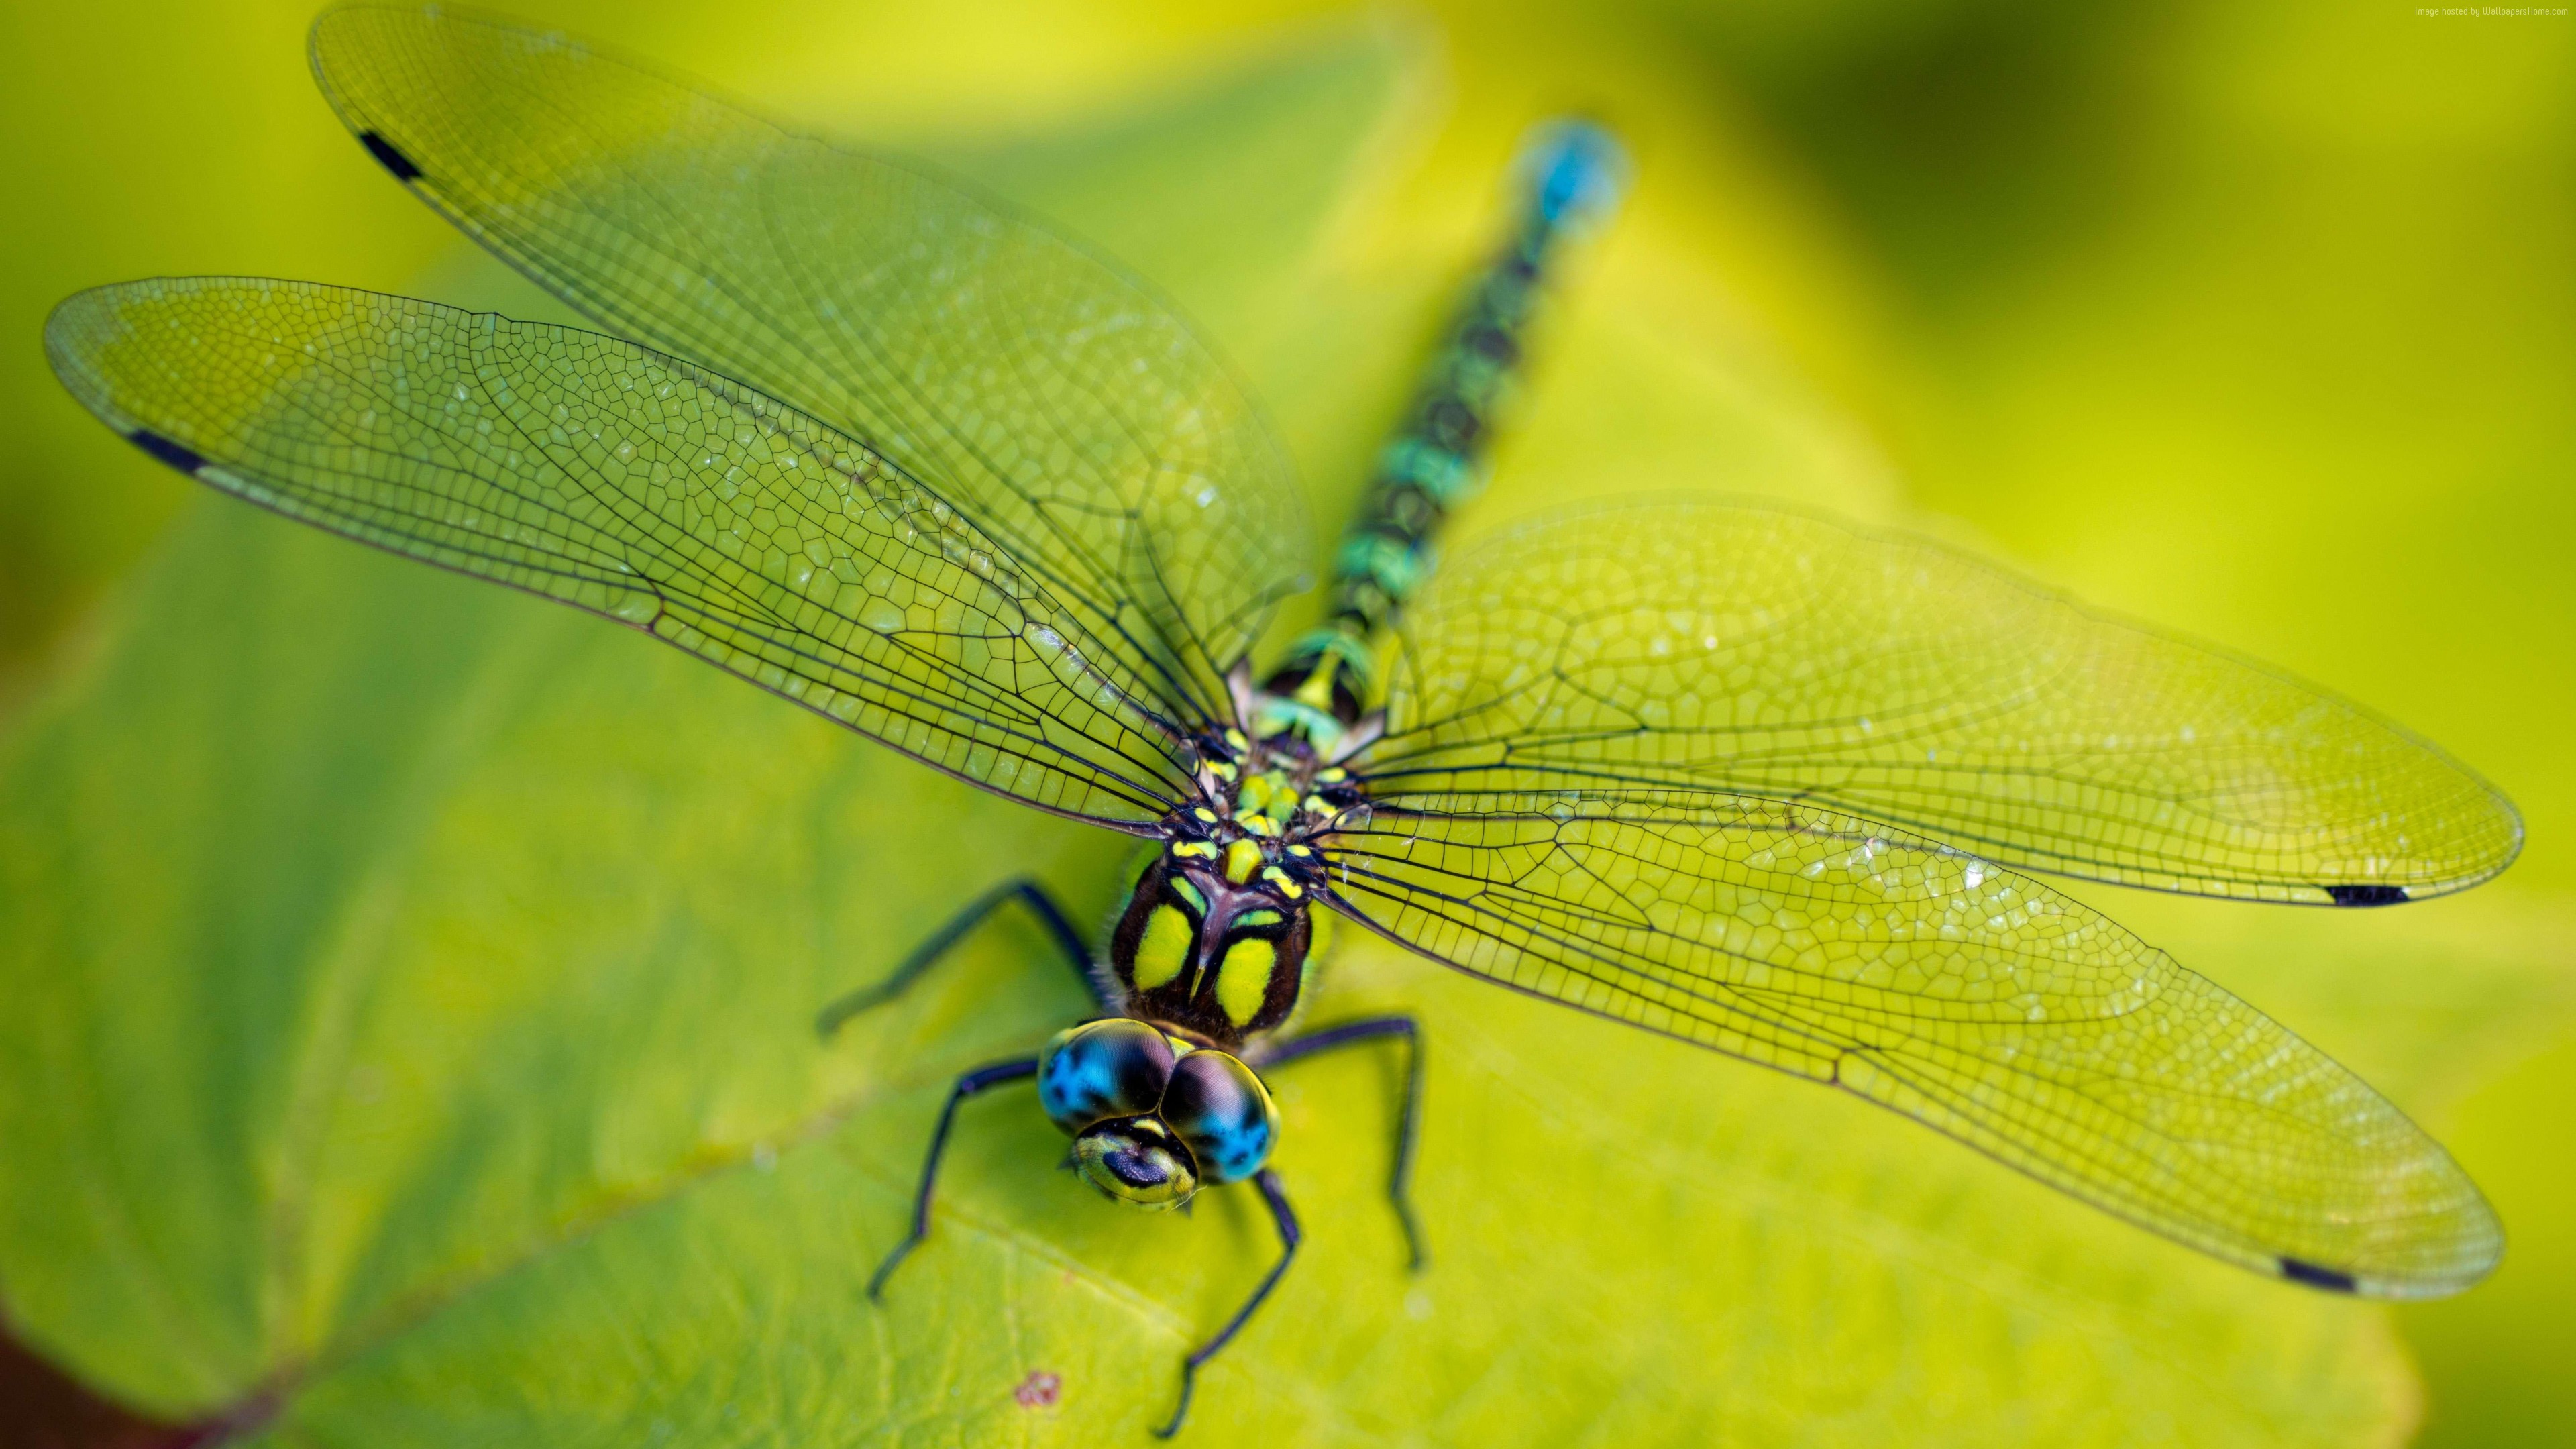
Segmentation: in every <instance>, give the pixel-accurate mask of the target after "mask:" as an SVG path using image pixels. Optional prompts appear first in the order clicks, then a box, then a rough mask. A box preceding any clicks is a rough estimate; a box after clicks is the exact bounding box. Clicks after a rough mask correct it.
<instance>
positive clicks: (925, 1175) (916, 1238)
mask: <svg viewBox="0 0 2576 1449" xmlns="http://www.w3.org/2000/svg"><path fill="white" fill-rule="evenodd" d="M1037 1074H1038V1059H1037V1058H1036V1057H1024V1058H1022V1059H1021V1060H1019V1061H1016V1062H995V1063H994V1064H993V1065H991V1066H989V1067H977V1068H976V1069H975V1070H973V1071H971V1072H968V1073H967V1074H966V1075H964V1076H962V1077H959V1078H958V1079H957V1085H956V1086H955V1087H953V1088H951V1089H950V1090H949V1093H948V1105H947V1106H945V1107H942V1108H940V1109H939V1128H938V1130H937V1131H935V1132H932V1133H931V1134H930V1158H929V1160H928V1161H926V1162H924V1163H922V1164H921V1190H920V1191H919V1192H918V1193H916V1194H915V1195H914V1197H913V1200H912V1232H911V1233H910V1234H909V1235H908V1236H906V1237H905V1238H904V1240H903V1241H902V1242H900V1243H897V1244H895V1245H894V1251H893V1252H891V1253H888V1254H886V1256H885V1261H884V1262H882V1263H879V1264H877V1271H876V1276H875V1277H873V1278H870V1279H869V1280H868V1296H869V1297H870V1298H876V1297H878V1296H880V1295H881V1294H883V1293H884V1292H885V1284H886V1279H887V1277H888V1276H890V1275H891V1274H892V1273H893V1272H894V1267H895V1264H897V1263H900V1262H902V1261H903V1259H904V1255H905V1254H907V1253H910V1252H911V1251H912V1250H913V1248H914V1246H915V1245H917V1244H918V1243H920V1241H921V1240H922V1239H923V1238H926V1237H928V1236H930V1193H931V1189H932V1188H934V1187H936V1186H937V1185H938V1183H939V1155H940V1154H941V1153H943V1152H945V1151H947V1150H948V1124H949V1123H951V1122H953V1121H955V1120H956V1118H957V1104H958V1103H960V1102H963V1101H965V1100H966V1099H967V1098H969V1097H971V1096H974V1095H975V1094H976V1093H977V1092H980V1091H982V1090H984V1089H985V1088H986V1087H998V1086H1000V1085H1001V1084H1002V1083H1004V1082H1016V1081H1019V1080H1021V1079H1023V1078H1026V1077H1034V1076H1036V1075H1037Z"/></svg>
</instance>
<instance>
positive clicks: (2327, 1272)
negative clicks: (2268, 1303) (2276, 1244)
mask: <svg viewBox="0 0 2576 1449" xmlns="http://www.w3.org/2000/svg"><path fill="white" fill-rule="evenodd" d="M2281 1276H2282V1277H2284V1278H2287V1279H2289V1280H2290V1281H2291V1282H2293V1283H2305V1284H2307V1285H2308V1286H2309V1287H2311V1288H2328V1289H2332V1290H2333V1291H2335V1292H2337V1293H2358V1292H2360V1291H2361V1285H2360V1284H2358V1283H2356V1282H2354V1281H2353V1280H2352V1275H2351V1274H2350V1273H2339V1272H2336V1271H2335V1270H2334V1269H2332V1268H2321V1267H2319V1266H2317V1265H2316V1264H2314V1263H2311V1262H2309V1261H2308V1260H2307V1259H2305V1258H2283V1259H2282V1260H2281Z"/></svg>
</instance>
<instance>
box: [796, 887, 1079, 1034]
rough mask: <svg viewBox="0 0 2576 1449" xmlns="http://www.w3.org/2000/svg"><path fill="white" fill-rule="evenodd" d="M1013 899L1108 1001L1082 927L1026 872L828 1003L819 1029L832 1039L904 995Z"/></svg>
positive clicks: (977, 900)
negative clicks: (877, 977)
mask: <svg viewBox="0 0 2576 1449" xmlns="http://www.w3.org/2000/svg"><path fill="white" fill-rule="evenodd" d="M1010 900H1018V901H1021V902H1024V903H1025V904H1026V905H1027V906H1028V908H1029V911H1030V913H1031V914H1033V915H1035V916H1036V917H1037V918H1038V923H1039V924H1040V925H1042V926H1045V927H1046V928H1047V934H1049V935H1051V936H1053V937H1055V943H1056V945H1057V946H1059V947H1061V948H1062V949H1063V951H1064V957H1065V959H1066V960H1067V961H1070V962H1071V963H1073V974H1074V975H1076V976H1079V977H1081V978H1082V989H1083V990H1084V991H1085V992H1087V993H1089V994H1090V996H1091V999H1092V1001H1093V1002H1095V1003H1098V1004H1101V1005H1103V1006H1105V1005H1106V1003H1103V1002H1101V1001H1100V983H1099V982H1097V981H1094V980H1093V979H1092V976H1091V951H1090V949H1089V948H1088V947H1086V946H1085V945H1084V944H1083V942H1082V933H1081V932H1080V931H1077V930H1075V929H1074V928H1073V923H1072V922H1070V921H1068V920H1066V919H1065V918H1064V912H1063V911H1062V910H1061V909H1059V908H1058V907H1057V905H1056V903H1055V898H1054V897H1053V896H1050V895H1048V894H1047V892H1046V887H1045V886H1042V885H1040V884H1038V883H1037V881H1036V880H1035V879H1033V878H1031V877H1028V876H1022V877H1021V878H1019V879H1018V880H1010V881H1004V882H1002V883H1001V884H1000V885H997V886H995V887H993V888H992V889H991V890H988V891H986V892H984V893H983V894H982V895H980V896H977V897H976V898H975V902H974V904H972V905H970V906H968V907H967V908H966V909H964V910H962V911H959V912H958V913H957V914H956V915H955V916H954V917H952V918H951V919H950V920H949V922H948V924H947V925H944V926H942V927H940V928H939V929H938V930H936V931H933V932H932V933H931V935H930V939H929V940H927V941H924V942H922V943H921V945H920V946H918V947H916V948H915V949H914V950H913V953H912V954H911V955H909V956H906V957H905V958H903V964H901V965H899V966H897V967H895V968H894V971H893V972H892V973H891V974H889V975H888V976H887V977H886V979H884V980H883V981H879V982H875V983H873V984H871V985H867V986H862V987H860V988H859V989H858V990H856V991H853V992H851V993H850V994H849V995H847V996H844V997H842V998H841V999H840V1000H838V1001H835V1002H833V1003H832V1004H831V1005H829V1006H827V1007H824V1008H823V1011H822V1014H821V1015H819V1016H817V1017H815V1018H814V1030H815V1031H816V1032H818V1033H820V1034H821V1035H822V1037H823V1039H824V1040H826V1041H829V1040H831V1037H832V1033H834V1032H836V1031H839V1030H840V1029H841V1024H842V1023H843V1022H845V1021H848V1020H849V1019H850V1018H851V1017H854V1016H856V1015H858V1014H859V1013H860V1012H862V1011H866V1010H868V1009H869V1008H871V1007H877V1006H883V1005H885V1004H886V1003H887V1002H889V1001H892V1000H894V999H895V998H896V997H898V996H901V995H902V994H903V993H904V989H905V988H906V987H909V986H911V985H912V983H913V982H915V981H917V980H919V979H921V974H922V973H923V972H925V971H928V970H929V969H930V968H931V965H932V963H934V962H936V961H937V960H938V959H939V958H940V957H942V956H944V955H947V954H948V950H949V948H950V947H952V946H955V945H956V944H957V942H958V941H959V939H960V938H962V937H964V936H965V934H966V933H967V932H968V931H971V930H973V929H975V927H976V926H978V925H980V924H982V922H983V920H984V918H985V917H986V916H989V915H991V914H992V913H993V912H995V911H996V910H999V909H1001V907H1002V904H1003V903H1004V902H1005V901H1010Z"/></svg>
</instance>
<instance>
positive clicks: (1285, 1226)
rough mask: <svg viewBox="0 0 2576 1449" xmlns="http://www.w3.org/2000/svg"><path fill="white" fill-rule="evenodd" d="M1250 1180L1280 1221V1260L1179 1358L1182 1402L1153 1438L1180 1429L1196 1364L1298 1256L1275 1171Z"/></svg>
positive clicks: (1230, 1334)
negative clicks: (1211, 1335) (1213, 1328)
mask: <svg viewBox="0 0 2576 1449" xmlns="http://www.w3.org/2000/svg"><path fill="white" fill-rule="evenodd" d="M1252 1181H1253V1184H1254V1185H1255V1186H1257V1187H1259V1188H1260V1189H1261V1200H1262V1201H1263V1202H1266V1203H1268V1204H1270V1220H1271V1221H1272V1222H1274V1223H1276V1224H1278V1225H1279V1261H1278V1262H1276V1263H1273V1264H1271V1265H1270V1273H1269V1276H1267V1277H1265V1278H1263V1279H1262V1280H1261V1286H1260V1287H1258V1288H1255V1289H1253V1290H1252V1296H1251V1297H1249V1298H1247V1299H1245V1300H1243V1306H1242V1307H1241V1308H1238V1309H1236V1310H1234V1316H1233V1317H1232V1318H1229V1319H1227V1320H1226V1322H1225V1327H1223V1328H1220V1329H1218V1330H1217V1331H1216V1337H1214V1338H1211V1339H1209V1340H1208V1341H1207V1342H1205V1343H1203V1344H1200V1345H1199V1346H1198V1348H1197V1350H1196V1351H1194V1352H1192V1353H1191V1354H1190V1356H1189V1357H1188V1358H1185V1359H1183V1360H1181V1402H1180V1403H1179V1405H1177V1406H1176V1407H1174V1408H1173V1410H1172V1420H1171V1422H1170V1423H1168V1424H1165V1425H1164V1426H1163V1427H1161V1428H1159V1429H1157V1430H1155V1431H1154V1437H1155V1438H1158V1439H1169V1438H1171V1437H1172V1436H1173V1435H1174V1434H1177V1433H1179V1432H1180V1431H1181V1421H1182V1420H1183V1419H1186V1418H1188V1417H1189V1413H1190V1395H1191V1394H1192V1393H1193V1392H1195V1391H1196V1390H1197V1388H1198V1384H1199V1365H1201V1364H1203V1363H1206V1362H1207V1361H1208V1360H1209V1359H1212V1358H1214V1357H1216V1355H1217V1350H1219V1349H1221V1348H1224V1347H1225V1346H1226V1345H1227V1344H1229V1343H1231V1342H1233V1341H1234V1336H1235V1335H1236V1334H1237V1333H1240V1332H1242V1331H1243V1325H1244V1324H1245V1323H1247V1322H1249V1321H1250V1320H1251V1318H1252V1314H1253V1311H1254V1310H1255V1309H1258V1308H1259V1307H1260V1306H1261V1305H1262V1302H1263V1300H1265V1299H1267V1298H1269V1296H1270V1290H1271V1289H1273V1288H1276V1287H1278V1286H1279V1279H1280V1278H1281V1277H1282V1276H1283V1275H1284V1274H1286V1273H1287V1271H1288V1265H1289V1264H1290V1263H1291V1262H1293V1261H1295V1259H1296V1257H1297V1243H1298V1241H1299V1239H1300V1238H1301V1237H1302V1236H1303V1235H1302V1234H1300V1233H1299V1232H1298V1231H1297V1214H1296V1213H1295V1212H1294V1211H1292V1210H1290V1208H1289V1206H1288V1194H1286V1193H1285V1192H1282V1191H1280V1189H1279V1177H1278V1174H1276V1173H1274V1172H1272V1171H1271V1170H1270V1169H1268V1168H1266V1167H1265V1168H1263V1169H1262V1170H1261V1171H1259V1172H1258V1173H1255V1174H1254V1175H1253V1178H1252Z"/></svg>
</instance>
